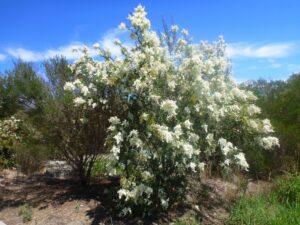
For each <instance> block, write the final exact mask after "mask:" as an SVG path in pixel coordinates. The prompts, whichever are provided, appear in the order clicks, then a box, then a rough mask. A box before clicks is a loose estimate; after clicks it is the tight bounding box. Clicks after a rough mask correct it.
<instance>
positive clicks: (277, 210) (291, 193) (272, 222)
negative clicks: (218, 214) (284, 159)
mask: <svg viewBox="0 0 300 225" xmlns="http://www.w3.org/2000/svg"><path fill="white" fill-rule="evenodd" d="M299 223H300V176H299V174H287V175H285V176H284V177H281V178H279V179H277V180H276V181H275V186H274V189H273V190H272V191H271V192H270V193H268V194H267V195H261V196H243V197H241V198H240V199H239V200H238V201H237V203H235V204H234V206H233V207H232V209H231V217H230V221H229V222H228V224H232V225H235V224H236V225H237V224H245V225H253V224H256V225H294V224H299Z"/></svg>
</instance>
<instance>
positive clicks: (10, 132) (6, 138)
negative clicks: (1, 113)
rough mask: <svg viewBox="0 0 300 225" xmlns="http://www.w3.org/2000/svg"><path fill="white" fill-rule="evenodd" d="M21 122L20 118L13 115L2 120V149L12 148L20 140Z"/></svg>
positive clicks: (0, 132)
mask: <svg viewBox="0 0 300 225" xmlns="http://www.w3.org/2000/svg"><path fill="white" fill-rule="evenodd" d="M19 122H20V120H19V119H16V118H15V117H13V116H12V117H10V118H8V119H3V120H0V149H3V148H11V147H12V146H13V145H14V144H15V142H16V141H17V140H19V137H18V135H17V131H18V129H19Z"/></svg>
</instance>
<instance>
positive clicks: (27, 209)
mask: <svg viewBox="0 0 300 225" xmlns="http://www.w3.org/2000/svg"><path fill="white" fill-rule="evenodd" d="M19 216H22V220H23V223H26V222H29V221H31V219H32V208H31V206H30V205H29V204H27V203H26V204H24V205H22V206H21V207H20V210H19Z"/></svg>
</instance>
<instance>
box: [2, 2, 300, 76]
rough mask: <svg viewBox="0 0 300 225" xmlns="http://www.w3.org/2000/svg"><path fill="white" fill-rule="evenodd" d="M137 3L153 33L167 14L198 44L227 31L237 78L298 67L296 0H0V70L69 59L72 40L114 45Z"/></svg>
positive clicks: (299, 39) (279, 73)
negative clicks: (119, 28) (60, 57)
mask: <svg viewBox="0 0 300 225" xmlns="http://www.w3.org/2000/svg"><path fill="white" fill-rule="evenodd" d="M139 3H141V4H142V5H144V6H145V7H146V10H147V12H148V16H149V18H150V20H151V22H152V28H153V29H154V30H160V29H161V28H162V25H161V24H162V23H161V20H162V17H164V18H165V19H166V20H167V21H168V22H169V23H170V24H172V23H176V24H178V25H179V27H181V28H186V29H188V30H189V33H190V34H191V36H192V37H193V41H194V42H199V41H200V40H208V41H214V40H216V39H217V38H218V36H219V35H223V36H224V38H225V40H226V42H227V43H228V54H229V56H230V58H231V60H232V63H233V72H234V76H235V77H236V80H237V81H244V80H247V79H257V78H266V79H286V78H287V77H288V76H289V75H290V74H292V73H293V72H298V71H300V29H299V28H300V19H299V11H300V1H297V0H294V1H291V0H272V1H271V0H243V1H238V0H227V1H225V0H206V1H204V0H203V1H201V0H198V1H197V0H194V1H192V0H180V1H179V0H172V1H171V0H170V1H158V0H152V1H151V0H148V1H142V0H140V1H135V0H127V1H126V0H119V1H116V0H110V1H107V0H104V1H100V0H95V1H91V0H86V1H83V0H82V1H79V0H77V1H76V0H72V1H67V0H64V1H63V0H43V1H41V0H39V1H38V0H36V1H34V0H27V1H25V0H24V1H22V0H19V1H17V0H1V1H0V71H4V70H7V69H10V68H11V66H12V61H13V60H15V59H17V58H22V59H23V60H25V61H35V62H36V63H37V65H38V64H39V62H41V61H42V60H43V59H45V58H47V57H49V56H53V55H55V54H64V55H66V57H67V58H68V59H70V60H72V59H73V58H74V57H76V55H74V54H73V53H72V52H71V48H72V46H73V45H77V44H82V43H85V44H88V45H91V44H93V43H95V42H100V43H101V44H102V45H104V46H106V47H108V48H109V47H110V48H113V49H112V51H114V47H113V46H112V42H113V39H114V38H115V37H120V36H122V35H123V34H122V33H120V32H118V31H116V28H117V26H118V25H119V23H120V22H126V18H127V16H128V13H130V12H132V10H133V8H134V7H135V6H137V5H138V4H139Z"/></svg>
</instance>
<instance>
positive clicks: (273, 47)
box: [227, 43, 295, 58]
mask: <svg viewBox="0 0 300 225" xmlns="http://www.w3.org/2000/svg"><path fill="white" fill-rule="evenodd" d="M294 48H295V44H293V43H271V44H266V45H253V44H245V43H232V44H229V45H228V48H227V54H228V56H229V57H232V58H237V57H247V58H283V57H286V56H289V55H290V54H291V53H292V52H293V50H294Z"/></svg>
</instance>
